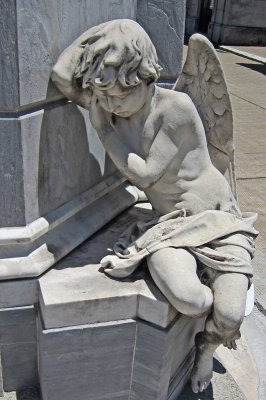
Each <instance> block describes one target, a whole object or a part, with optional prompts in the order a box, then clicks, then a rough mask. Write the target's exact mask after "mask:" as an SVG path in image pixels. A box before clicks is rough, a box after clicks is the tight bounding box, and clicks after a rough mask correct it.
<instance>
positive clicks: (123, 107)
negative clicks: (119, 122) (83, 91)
mask: <svg viewBox="0 0 266 400" xmlns="http://www.w3.org/2000/svg"><path fill="white" fill-rule="evenodd" d="M94 93H95V94H96V96H97V98H98V100H99V102H100V105H101V107H102V108H103V109H104V110H106V111H108V112H110V113H113V114H116V115H118V116H119V117H122V118H127V117H130V116H131V115H133V114H135V113H136V112H138V111H139V110H140V109H141V108H142V107H143V106H144V104H145V102H146V99H147V95H148V87H147V85H146V83H145V82H141V83H140V84H139V85H138V86H135V87H130V88H123V87H122V86H121V85H120V84H119V83H116V84H115V86H113V87H112V88H111V89H107V90H99V89H98V88H94Z"/></svg>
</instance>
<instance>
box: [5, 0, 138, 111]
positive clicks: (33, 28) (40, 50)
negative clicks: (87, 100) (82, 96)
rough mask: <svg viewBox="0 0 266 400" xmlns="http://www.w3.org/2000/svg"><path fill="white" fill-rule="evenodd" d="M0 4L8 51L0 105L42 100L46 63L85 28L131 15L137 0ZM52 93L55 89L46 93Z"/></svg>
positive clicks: (25, 0) (48, 66) (26, 0)
mask: <svg viewBox="0 0 266 400" xmlns="http://www.w3.org/2000/svg"><path fill="white" fill-rule="evenodd" d="M0 5H1V18H2V20H3V22H4V24H5V25H4V27H6V28H7V29H6V30H5V29H4V30H3V31H4V34H3V35H1V39H0V42H1V45H3V46H4V49H5V53H8V54H9V57H8V58H5V69H4V70H2V74H1V79H0V89H1V90H0V93H1V94H0V109H1V108H14V107H17V106H22V105H26V104H30V103H35V102H37V101H43V100H45V99H47V86H48V81H49V76H50V72H51V67H52V66H53V64H54V63H55V61H56V58H57V57H58V55H59V54H60V53H61V52H62V51H63V49H64V48H65V47H66V46H67V45H68V44H70V43H71V42H72V41H73V40H74V39H75V38H76V37H78V36H79V35H80V34H81V33H82V32H83V31H84V30H85V29H88V28H89V27H91V26H93V25H95V24H99V23H101V22H104V21H108V20H110V19H115V18H132V19H135V17H136V0H119V2H118V1H116V0H105V1H104V2H95V1H94V0H81V1H78V2H76V1H72V0H55V1H52V2H51V1H50V0H43V1H41V2H36V1H35V0H19V1H15V0H11V1H8V2H6V1H5V0H1V4H0ZM7 5H8V6H7ZM1 53H2V52H1ZM5 53H4V54H3V55H5ZM17 59H18V64H17ZM29 60H31V62H30V63H29ZM40 66H41V68H40ZM13 71H14V72H15V73H14V74H13V73H12V72H13ZM7 92H9V93H10V95H9V96H7ZM54 95H58V92H57V91H54V92H51V93H49V97H53V96H54Z"/></svg>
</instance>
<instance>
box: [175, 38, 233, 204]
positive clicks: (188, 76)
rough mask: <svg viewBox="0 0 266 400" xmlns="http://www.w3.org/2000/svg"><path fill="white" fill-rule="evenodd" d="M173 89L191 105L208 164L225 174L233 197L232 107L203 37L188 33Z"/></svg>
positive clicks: (218, 67)
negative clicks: (200, 127) (204, 141)
mask: <svg viewBox="0 0 266 400" xmlns="http://www.w3.org/2000/svg"><path fill="white" fill-rule="evenodd" d="M173 89H174V90H177V91H180V92H185V93H187V94H188V95H189V96H190V98H191V99H192V101H193V103H194V104H195V106H196V108H197V110H198V113H199V115H200V117H201V120H202V122H203V125H204V128H205V132H206V138H207V143H208V149H209V153H210V157H211V160H212V163H213V165H214V166H215V167H216V168H217V169H218V170H219V171H220V172H221V173H222V174H223V175H225V176H226V178H227V180H228V181H229V183H230V185H231V188H232V191H233V193H234V195H235V196H236V180H235V169H234V145H233V113H232V106H231V101H230V97H229V93H228V89H227V85H226V81H225V77H224V73H223V69H222V66H221V63H220V61H219V58H218V56H217V54H216V51H215V49H214V47H213V45H212V44H211V43H210V41H209V40H208V39H207V38H206V37H205V36H203V35H200V34H198V33H196V34H194V35H192V36H191V38H190V40H189V45H188V54H187V59H186V62H185V64H184V67H183V70H182V73H181V75H180V77H179V78H178V80H177V81H176V83H175V85H174V87H173Z"/></svg>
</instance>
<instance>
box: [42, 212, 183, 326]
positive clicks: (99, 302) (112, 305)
mask: <svg viewBox="0 0 266 400" xmlns="http://www.w3.org/2000/svg"><path fill="white" fill-rule="evenodd" d="M151 212H152V211H151V210H145V209H141V208H140V207H137V206H136V207H134V208H133V209H131V210H129V211H126V212H124V213H123V214H122V215H120V216H119V217H117V218H116V220H114V221H113V222H112V225H111V226H107V227H106V228H104V229H103V230H102V231H101V232H100V233H98V234H96V235H94V236H93V237H92V238H91V239H90V240H88V241H87V242H85V243H84V244H83V245H82V246H80V247H79V248H77V249H76V250H75V251H74V252H72V253H71V254H70V255H69V256H68V257H66V258H64V259H63V260H62V261H61V262H60V263H58V264H57V267H56V268H54V269H52V270H51V271H49V272H48V273H47V274H45V275H44V276H42V277H41V278H39V285H40V307H41V311H42V318H43V321H44V326H45V328H46V329H51V328H59V327H62V326H74V325H79V324H88V323H95V322H106V321H114V320H122V319H125V318H136V317H139V318H142V319H144V320H146V321H149V322H152V323H154V324H156V325H159V326H162V327H166V326H167V325H169V322H170V321H172V320H173V319H174V318H175V317H176V315H177V312H176V310H175V309H174V308H173V307H172V306H171V305H170V304H169V303H168V301H167V300H166V299H165V297H164V296H163V295H162V293H161V292H160V291H159V290H158V288H157V287H156V286H155V284H154V283H153V281H152V279H151V277H150V275H149V273H148V271H146V270H145V269H144V268H140V269H139V270H137V271H136V273H135V274H133V275H132V276H130V277H129V278H127V279H125V280H123V281H120V280H115V279H111V278H109V277H107V276H106V275H105V274H104V273H102V272H100V271H99V269H100V264H99V263H100V260H101V259H102V257H104V256H105V255H107V254H108V253H109V252H110V249H111V248H112V247H113V245H114V242H115V241H116V239H118V237H119V236H120V234H121V233H122V231H123V230H124V229H126V227H127V226H129V225H130V224H131V223H132V221H134V220H137V219H143V218H144V219H145V216H146V218H147V217H148V216H149V215H150V214H149V213H151ZM108 249H109V250H108Z"/></svg>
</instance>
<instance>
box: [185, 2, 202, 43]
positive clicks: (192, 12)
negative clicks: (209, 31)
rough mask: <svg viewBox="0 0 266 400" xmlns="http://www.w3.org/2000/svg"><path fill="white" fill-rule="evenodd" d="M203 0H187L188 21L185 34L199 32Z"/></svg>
mask: <svg viewBox="0 0 266 400" xmlns="http://www.w3.org/2000/svg"><path fill="white" fill-rule="evenodd" d="M200 6H201V1H199V0H187V1H186V22H185V35H186V36H190V35H192V34H193V33H195V32H198V25H199V16H200Z"/></svg>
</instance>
